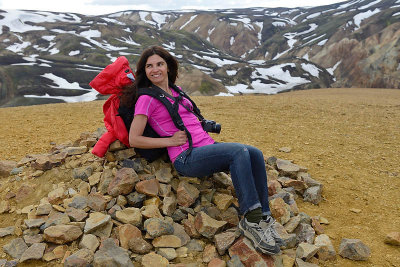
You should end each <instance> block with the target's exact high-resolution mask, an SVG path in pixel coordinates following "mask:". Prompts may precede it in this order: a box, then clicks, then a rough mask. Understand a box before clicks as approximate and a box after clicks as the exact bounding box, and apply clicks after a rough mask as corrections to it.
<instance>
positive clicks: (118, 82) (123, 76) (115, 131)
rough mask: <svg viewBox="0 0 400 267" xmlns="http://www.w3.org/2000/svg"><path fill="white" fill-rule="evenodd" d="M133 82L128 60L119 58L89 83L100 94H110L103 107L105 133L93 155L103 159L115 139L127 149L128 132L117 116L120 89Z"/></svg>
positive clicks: (95, 147)
mask: <svg viewBox="0 0 400 267" xmlns="http://www.w3.org/2000/svg"><path fill="white" fill-rule="evenodd" d="M134 80H135V76H134V74H133V72H132V70H131V68H130V67H129V62H128V60H127V59H126V57H124V56H121V57H118V58H117V60H116V61H115V62H114V63H112V64H110V65H108V66H107V67H106V68H105V69H104V70H102V71H101V72H100V73H99V74H98V75H97V76H96V77H95V78H94V79H93V80H92V81H91V82H90V83H89V85H90V86H91V87H92V88H93V89H95V90H96V91H98V92H99V93H100V94H102V95H109V94H111V96H110V97H109V98H108V99H107V101H106V102H105V103H104V105H103V113H104V124H105V126H106V129H107V132H106V133H105V134H103V135H102V136H101V138H100V139H99V140H98V141H97V143H96V145H95V146H94V148H93V150H92V153H93V154H94V155H96V156H98V157H104V155H105V154H106V152H107V149H108V147H109V145H110V144H111V143H112V142H114V141H115V140H117V139H118V140H120V141H121V142H122V143H123V144H124V145H126V146H128V147H129V138H128V131H127V129H126V126H125V124H124V121H123V120H122V118H121V117H120V116H117V115H118V107H119V103H120V100H119V96H120V95H121V94H122V87H124V86H126V85H128V84H130V83H132V82H133V81H134Z"/></svg>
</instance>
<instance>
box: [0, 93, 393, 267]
mask: <svg viewBox="0 0 400 267" xmlns="http://www.w3.org/2000/svg"><path fill="white" fill-rule="evenodd" d="M194 100H195V101H196V102H197V103H198V105H199V106H200V108H201V109H202V111H203V113H204V115H205V117H207V118H209V119H214V120H216V121H218V122H219V123H221V124H222V129H223V130H222V132H221V134H220V135H215V139H216V140H217V141H229V142H241V143H247V144H250V145H254V146H256V147H258V148H260V149H261V150H262V151H263V152H264V154H265V156H266V157H267V156H273V155H274V156H277V157H279V158H284V159H290V160H293V161H294V162H295V163H297V164H299V165H302V166H306V167H307V168H308V169H309V173H310V174H311V175H312V177H313V178H315V179H317V180H319V181H321V182H322V183H323V184H324V191H323V196H324V198H325V200H324V201H323V202H322V203H321V204H320V205H319V206H315V205H312V204H310V203H303V202H302V201H300V200H298V201H297V202H298V205H299V208H300V210H301V211H304V212H306V213H308V214H309V215H311V216H315V215H321V216H323V217H325V218H327V219H328V220H329V222H330V225H328V226H327V227H326V228H325V230H326V233H327V234H328V235H329V236H330V237H331V239H332V241H333V243H334V246H335V248H336V250H338V247H339V244H340V241H341V239H342V238H358V239H361V240H362V241H363V242H364V243H365V244H366V245H368V246H369V247H370V249H371V251H372V255H371V258H370V259H369V260H368V261H366V262H355V261H350V260H346V259H342V258H341V257H340V256H339V257H338V259H337V260H336V261H335V262H330V263H325V264H324V265H323V266H400V247H393V246H389V245H386V244H384V242H383V240H384V238H385V236H386V234H387V233H389V232H392V231H400V193H399V188H400V123H399V122H400V90H379V89H319V90H307V91H296V92H290V93H284V94H278V95H272V96H238V97H194ZM103 103H104V101H97V102H90V103H76V104H55V105H41V106H29V107H17V108H7V109H0V124H1V125H2V127H1V129H0V159H2V160H4V159H8V160H16V161H18V160H19V159H21V158H22V157H23V156H24V155H26V154H34V153H45V152H46V151H47V150H48V149H49V148H50V142H56V143H57V144H60V143H63V142H66V141H68V140H70V141H74V140H75V139H77V138H78V137H79V134H80V133H81V132H84V131H89V132H93V131H95V130H96V129H97V128H98V127H101V126H102V125H103V123H102V118H103V115H102V109H101V107H102V104H103ZM280 147H291V148H292V152H290V153H283V152H279V148H280ZM0 183H2V182H1V181H0ZM42 186H43V185H41V184H38V185H37V187H38V189H41V187H42ZM2 187H3V188H4V185H2ZM1 191H2V190H1ZM39 191H40V190H39ZM1 196H3V193H1ZM40 197H41V196H40V194H38V196H37V198H32V199H31V200H30V201H31V203H32V204H33V203H38V202H39V200H40ZM350 209H359V210H361V212H360V213H354V212H351V211H350ZM0 217H1V218H0V227H5V226H9V225H10V220H15V219H16V218H15V216H14V215H12V214H9V215H1V216H0ZM6 241H7V240H5V239H3V240H1V242H0V246H2V245H4V242H6Z"/></svg>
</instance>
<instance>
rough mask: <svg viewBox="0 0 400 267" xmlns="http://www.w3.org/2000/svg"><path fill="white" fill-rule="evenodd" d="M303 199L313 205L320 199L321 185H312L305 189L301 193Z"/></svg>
mask: <svg viewBox="0 0 400 267" xmlns="http://www.w3.org/2000/svg"><path fill="white" fill-rule="evenodd" d="M303 199H304V201H307V202H311V203H313V204H315V205H317V204H319V203H320V202H321V201H322V186H312V187H309V188H307V189H306V191H305V192H304V194H303Z"/></svg>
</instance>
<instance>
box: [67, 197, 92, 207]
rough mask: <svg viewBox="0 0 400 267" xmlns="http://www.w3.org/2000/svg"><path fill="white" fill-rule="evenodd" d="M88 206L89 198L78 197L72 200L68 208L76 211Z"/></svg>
mask: <svg viewBox="0 0 400 267" xmlns="http://www.w3.org/2000/svg"><path fill="white" fill-rule="evenodd" d="M87 206H88V200H87V196H81V195H76V196H74V197H73V198H72V202H71V203H69V204H68V207H71V208H75V209H82V210H83V209H84V208H86V207H87Z"/></svg>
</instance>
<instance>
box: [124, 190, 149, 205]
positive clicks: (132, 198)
mask: <svg viewBox="0 0 400 267" xmlns="http://www.w3.org/2000/svg"><path fill="white" fill-rule="evenodd" d="M126 199H127V201H128V205H129V206H132V207H134V208H141V207H142V206H143V201H144V200H145V199H146V195H145V194H140V193H138V192H136V191H135V192H132V193H130V194H129V195H127V196H126Z"/></svg>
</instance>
